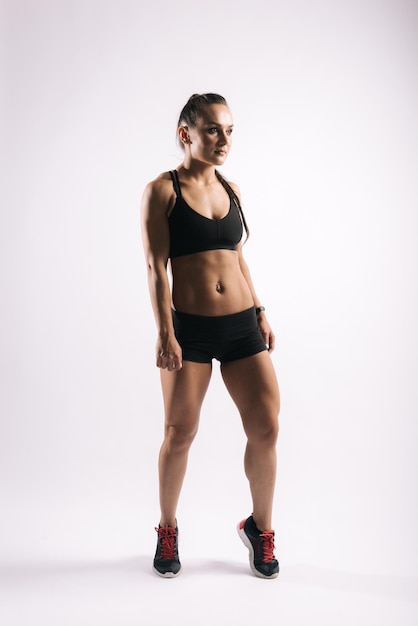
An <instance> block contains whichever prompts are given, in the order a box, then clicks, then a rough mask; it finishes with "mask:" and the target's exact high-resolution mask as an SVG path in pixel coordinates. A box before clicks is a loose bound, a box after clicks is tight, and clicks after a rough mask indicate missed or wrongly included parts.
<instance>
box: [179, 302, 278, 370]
mask: <svg viewBox="0 0 418 626" xmlns="http://www.w3.org/2000/svg"><path fill="white" fill-rule="evenodd" d="M173 324H174V332H175V334H176V338H177V341H178V342H179V344H180V346H181V348H182V351H183V359H184V360H185V361H194V362H195V363H211V362H212V359H217V360H218V361H220V362H221V363H228V361H237V360H238V359H244V358H245V357H248V356H252V355H253V354H257V353H258V352H262V351H263V350H267V346H266V344H265V343H264V340H263V338H262V336H261V333H260V330H259V328H258V324H257V316H256V314H255V308H254V307H251V308H250V309H246V310H245V311H240V312H239V313H232V314H231V315H214V316H207V315H193V314H191V313H181V312H179V311H173Z"/></svg>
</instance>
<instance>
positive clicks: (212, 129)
mask: <svg viewBox="0 0 418 626" xmlns="http://www.w3.org/2000/svg"><path fill="white" fill-rule="evenodd" d="M208 132H209V133H210V134H211V135H214V134H215V133H217V132H218V128H217V127H216V126H214V127H213V128H209V129H208Z"/></svg>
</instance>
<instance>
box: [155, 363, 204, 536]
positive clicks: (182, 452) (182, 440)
mask: <svg viewBox="0 0 418 626" xmlns="http://www.w3.org/2000/svg"><path fill="white" fill-rule="evenodd" d="M211 373H212V364H211V363H194V362H192V361H183V367H182V369H181V370H178V371H172V372H169V371H168V370H165V369H164V370H161V385H162V390H163V398H164V408H165V430H164V441H163V444H162V446H161V451H160V456H159V477H160V506H161V519H160V525H161V526H163V527H164V526H171V527H173V528H174V527H175V526H176V519H175V518H176V509H177V503H178V500H179V496H180V491H181V487H182V485H183V479H184V475H185V473H186V467H187V458H188V454H189V449H190V446H191V444H192V442H193V439H194V438H195V436H196V433H197V429H198V425H199V416H200V409H201V406H202V402H203V399H204V397H205V394H206V390H207V388H208V385H209V381H210V377H211Z"/></svg>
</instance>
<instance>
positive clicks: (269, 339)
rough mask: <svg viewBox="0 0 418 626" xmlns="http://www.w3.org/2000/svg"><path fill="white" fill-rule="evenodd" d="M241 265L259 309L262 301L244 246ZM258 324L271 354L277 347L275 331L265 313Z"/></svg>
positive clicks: (240, 259)
mask: <svg viewBox="0 0 418 626" xmlns="http://www.w3.org/2000/svg"><path fill="white" fill-rule="evenodd" d="M238 253H239V265H240V268H241V272H242V274H243V276H244V278H245V280H246V281H247V284H248V287H249V289H250V291H251V295H252V298H253V301H254V306H255V307H259V306H260V305H261V303H260V300H259V298H258V296H257V294H256V292H255V288H254V285H253V281H252V278H251V274H250V270H249V269H248V265H247V263H246V261H245V259H244V256H243V254H242V246H241V245H240V246H239V250H238ZM257 322H258V327H259V329H260V332H261V334H262V336H263V339H264V341H265V344H266V346H268V351H269V352H273V350H274V347H275V336H274V334H273V331H272V329H271V327H270V324H269V323H268V321H267V317H266V314H265V312H264V311H262V312H261V313H259V315H258V316H257Z"/></svg>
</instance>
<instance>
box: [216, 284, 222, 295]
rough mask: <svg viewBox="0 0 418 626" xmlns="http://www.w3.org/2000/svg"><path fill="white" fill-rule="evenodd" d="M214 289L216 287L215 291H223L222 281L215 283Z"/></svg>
mask: <svg viewBox="0 0 418 626" xmlns="http://www.w3.org/2000/svg"><path fill="white" fill-rule="evenodd" d="M215 289H216V291H217V292H218V293H222V292H223V290H224V288H223V286H222V283H216V285H215Z"/></svg>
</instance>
